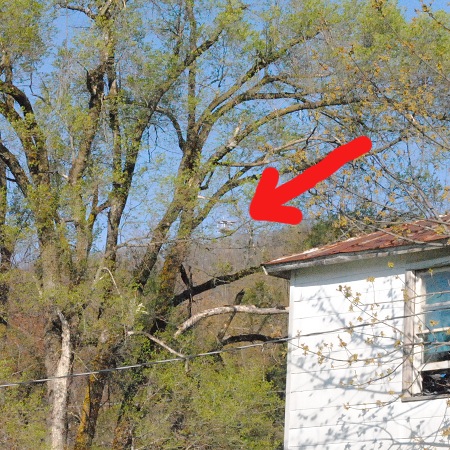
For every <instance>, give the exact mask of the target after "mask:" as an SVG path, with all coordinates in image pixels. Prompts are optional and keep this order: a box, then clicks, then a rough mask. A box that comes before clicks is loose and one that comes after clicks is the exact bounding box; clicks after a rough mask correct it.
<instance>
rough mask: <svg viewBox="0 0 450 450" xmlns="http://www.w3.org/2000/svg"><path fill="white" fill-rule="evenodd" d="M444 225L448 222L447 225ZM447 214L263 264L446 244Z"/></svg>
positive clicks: (449, 217) (270, 265) (448, 235)
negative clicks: (435, 218)
mask: <svg viewBox="0 0 450 450" xmlns="http://www.w3.org/2000/svg"><path fill="white" fill-rule="evenodd" d="M447 224H448V225H447ZM449 238H450V214H449V215H446V216H442V217H441V218H440V220H439V221H438V220H431V219H430V220H418V221H416V222H412V223H406V224H399V225H394V226H391V227H389V228H386V229H383V230H381V231H375V232H374V233H370V234H365V235H362V236H359V237H353V238H350V239H347V240H345V241H341V242H336V243H334V244H329V245H324V246H323V247H319V248H313V249H310V250H307V251H305V252H302V253H297V254H294V255H290V256H284V257H282V258H278V259H274V260H272V261H269V262H267V263H264V264H263V266H264V267H266V268H267V269H272V270H270V272H273V271H274V269H275V267H274V266H278V265H280V266H281V265H283V266H286V265H287V264H289V263H296V262H302V261H311V260H316V259H320V260H322V259H326V258H329V257H331V256H335V255H346V254H360V253H364V252H368V253H369V252H373V251H382V250H389V249H394V248H396V247H428V246H429V245H427V244H431V243H435V244H438V243H439V244H440V246H441V245H443V244H444V245H450V239H449Z"/></svg>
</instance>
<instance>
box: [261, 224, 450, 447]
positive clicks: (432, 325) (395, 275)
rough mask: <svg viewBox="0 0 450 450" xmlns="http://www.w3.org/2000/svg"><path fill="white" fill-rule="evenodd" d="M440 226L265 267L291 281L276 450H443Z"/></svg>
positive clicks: (448, 359)
mask: <svg viewBox="0 0 450 450" xmlns="http://www.w3.org/2000/svg"><path fill="white" fill-rule="evenodd" d="M442 222H444V224H442V223H439V221H418V222H414V223H412V224H409V225H405V226H401V227H396V228H391V229H386V230H384V231H382V232H381V231H380V232H375V233H371V234H367V235H365V236H362V237H358V238H352V239H349V240H347V241H344V242H339V243H337V244H332V245H327V246H324V247H322V248H319V249H313V250H309V251H306V252H303V253H300V254H296V255H292V256H288V257H284V258H279V259H277V260H274V261H271V262H269V263H267V264H265V265H264V268H265V270H266V271H267V273H269V274H271V275H275V276H278V277H283V278H287V279H289V280H290V313H289V316H290V319H289V337H290V340H289V344H288V345H289V352H288V374H287V396H286V422H285V423H286V425H285V426H286V429H285V449H288V450H295V449H301V450H312V449H317V450H363V449H364V450H384V449H389V450H398V449H408V450H410V449H411V450H412V449H414V450H415V449H417V450H418V449H421V450H425V449H428V450H431V449H439V448H450V240H449V236H450V216H446V217H443V218H442ZM447 222H448V223H449V226H448V227H447V226H446V225H445V223H447ZM399 236H401V237H399Z"/></svg>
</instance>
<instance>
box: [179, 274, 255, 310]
mask: <svg viewBox="0 0 450 450" xmlns="http://www.w3.org/2000/svg"><path fill="white" fill-rule="evenodd" d="M260 271H261V266H252V267H248V268H246V269H242V270H239V271H238V272H235V273H232V274H229V275H223V276H220V277H214V278H211V279H210V280H208V281H205V282H204V283H201V284H198V285H197V286H193V287H192V295H199V294H201V293H203V292H206V291H209V290H210V289H214V288H215V287H217V286H222V285H224V284H229V283H232V282H233V281H236V280H240V279H241V278H244V277H246V276H248V275H252V274H254V273H256V272H260ZM189 292H190V291H189V289H186V290H185V291H183V292H181V293H180V294H178V295H176V296H175V297H173V299H172V302H171V304H172V305H173V306H177V305H179V304H180V303H182V302H183V301H184V300H186V299H188V298H189Z"/></svg>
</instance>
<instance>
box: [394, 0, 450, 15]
mask: <svg viewBox="0 0 450 450" xmlns="http://www.w3.org/2000/svg"><path fill="white" fill-rule="evenodd" d="M425 3H426V4H428V5H429V4H430V3H431V8H432V9H433V10H438V9H444V10H446V11H450V2H449V0H434V1H432V0H426V2H425ZM398 4H399V5H400V6H402V7H403V8H405V9H406V13H407V14H406V15H407V17H408V18H411V17H412V16H414V15H415V13H414V10H416V9H419V10H420V9H421V8H422V5H421V2H420V0H399V2H398Z"/></svg>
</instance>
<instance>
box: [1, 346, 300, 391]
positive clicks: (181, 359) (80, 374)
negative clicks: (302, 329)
mask: <svg viewBox="0 0 450 450" xmlns="http://www.w3.org/2000/svg"><path fill="white" fill-rule="evenodd" d="M292 339H296V337H295V338H289V337H285V338H279V339H273V340H271V341H265V342H258V343H254V344H248V345H242V346H240V347H231V348H226V349H222V350H214V351H211V352H205V353H197V354H195V355H187V356H185V357H177V358H168V359H160V360H156V361H148V362H144V363H139V364H131V365H128V366H118V367H111V368H108V369H100V370H90V371H87V372H77V373H72V374H67V375H59V376H54V377H48V378H39V379H33V380H26V381H14V382H10V383H4V384H0V388H7V387H14V386H23V385H28V384H38V383H47V382H49V381H54V380H60V379H63V378H77V377H85V376H89V375H98V374H101V373H110V372H119V371H122V370H130V369H138V368H139V367H151V366H156V365H159V364H168V363H174V362H186V361H189V360H193V359H196V358H201V357H204V356H214V355H220V354H222V353H233V352H236V351H241V350H246V349H249V348H255V347H263V346H265V345H267V344H280V343H282V342H287V341H289V340H292Z"/></svg>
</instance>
